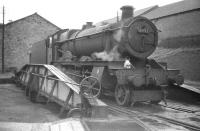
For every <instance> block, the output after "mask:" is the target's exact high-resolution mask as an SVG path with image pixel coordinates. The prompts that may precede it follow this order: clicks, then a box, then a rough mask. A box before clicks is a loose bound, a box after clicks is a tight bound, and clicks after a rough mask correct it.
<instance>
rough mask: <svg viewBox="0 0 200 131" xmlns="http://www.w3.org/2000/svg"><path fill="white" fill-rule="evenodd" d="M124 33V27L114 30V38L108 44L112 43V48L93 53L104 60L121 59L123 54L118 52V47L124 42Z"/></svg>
mask: <svg viewBox="0 0 200 131" xmlns="http://www.w3.org/2000/svg"><path fill="white" fill-rule="evenodd" d="M123 35H124V31H123V30H122V28H120V29H119V30H117V31H116V32H114V34H113V36H112V38H113V40H111V41H110V42H109V43H106V44H110V45H112V46H111V49H110V50H109V51H106V50H104V51H103V52H99V53H97V52H95V53H94V54H93V55H94V56H95V57H97V58H99V59H101V60H103V61H115V60H120V58H121V55H120V53H119V52H118V48H119V45H120V43H122V42H121V41H122V37H123Z"/></svg>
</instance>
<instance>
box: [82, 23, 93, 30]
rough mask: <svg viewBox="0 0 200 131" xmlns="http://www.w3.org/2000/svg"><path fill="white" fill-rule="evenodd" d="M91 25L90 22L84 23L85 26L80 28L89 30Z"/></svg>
mask: <svg viewBox="0 0 200 131" xmlns="http://www.w3.org/2000/svg"><path fill="white" fill-rule="evenodd" d="M92 24H93V23H92V22H86V24H85V25H83V26H82V29H88V28H91V27H93V25H92Z"/></svg>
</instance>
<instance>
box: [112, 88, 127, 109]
mask: <svg viewBox="0 0 200 131" xmlns="http://www.w3.org/2000/svg"><path fill="white" fill-rule="evenodd" d="M115 100H116V102H117V104H118V105H120V106H129V105H130V89H129V87H127V86H126V85H117V86H116V88H115Z"/></svg>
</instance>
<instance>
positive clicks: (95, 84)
mask: <svg viewBox="0 0 200 131" xmlns="http://www.w3.org/2000/svg"><path fill="white" fill-rule="evenodd" d="M80 85H81V92H82V94H83V95H84V96H85V97H86V98H94V97H98V96H99V95H100V92H101V84H100V82H99V80H98V79H97V78H96V77H93V76H88V77H85V78H84V79H83V80H82V81H81V83H80Z"/></svg>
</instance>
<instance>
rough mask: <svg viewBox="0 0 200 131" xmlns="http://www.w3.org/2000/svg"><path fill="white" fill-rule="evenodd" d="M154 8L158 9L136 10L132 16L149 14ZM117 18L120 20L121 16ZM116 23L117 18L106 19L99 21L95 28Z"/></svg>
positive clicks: (151, 7) (155, 6) (152, 7)
mask: <svg viewBox="0 0 200 131" xmlns="http://www.w3.org/2000/svg"><path fill="white" fill-rule="evenodd" d="M156 8H158V6H157V5H154V6H150V7H147V8H144V9H140V10H136V11H135V12H134V16H139V15H143V14H146V13H148V12H150V11H152V10H154V9H156ZM119 18H121V16H119ZM116 21H117V17H114V18H111V19H108V20H104V21H101V22H99V23H97V24H96V26H99V25H102V24H105V23H115V22H116Z"/></svg>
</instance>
